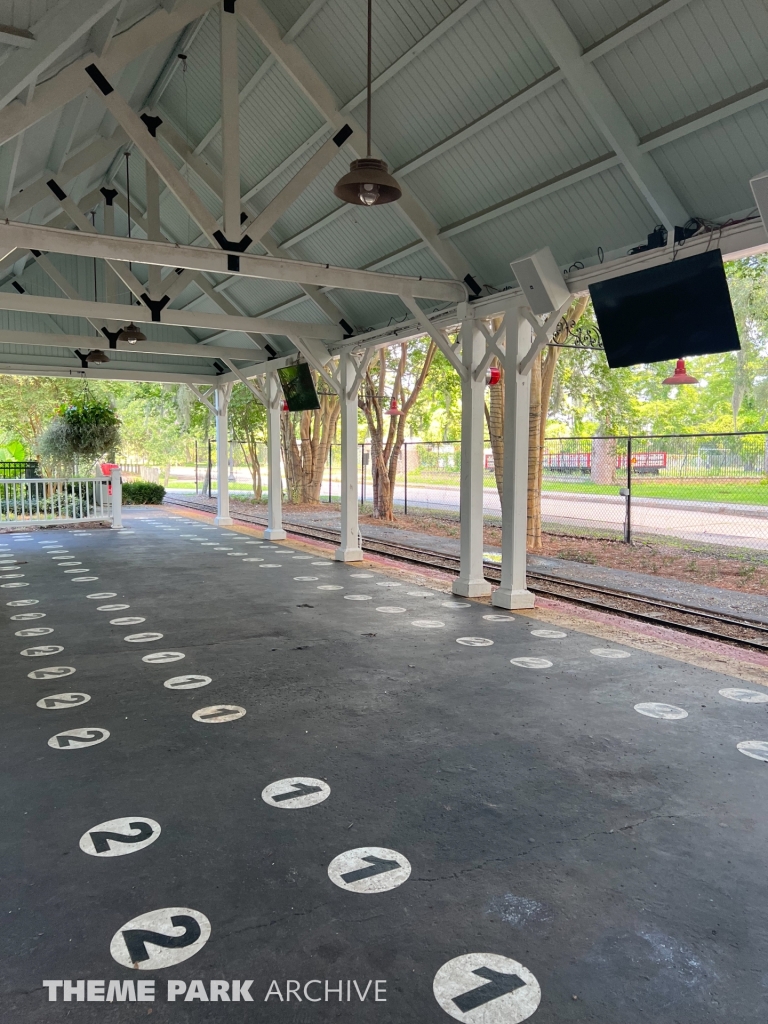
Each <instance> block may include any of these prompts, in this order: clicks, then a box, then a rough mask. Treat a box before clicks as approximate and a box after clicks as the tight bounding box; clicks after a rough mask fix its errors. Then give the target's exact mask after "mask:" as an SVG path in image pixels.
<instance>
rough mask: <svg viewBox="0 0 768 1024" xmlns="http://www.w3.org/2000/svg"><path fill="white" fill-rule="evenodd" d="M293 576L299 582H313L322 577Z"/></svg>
mask: <svg viewBox="0 0 768 1024" xmlns="http://www.w3.org/2000/svg"><path fill="white" fill-rule="evenodd" d="M293 578H294V580H295V581H296V582H297V583H313V582H314V581H315V580H319V579H320V577H319V576H294V577H293Z"/></svg>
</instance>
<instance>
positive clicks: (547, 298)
mask: <svg viewBox="0 0 768 1024" xmlns="http://www.w3.org/2000/svg"><path fill="white" fill-rule="evenodd" d="M510 266H511V267H512V271H513V273H514V275H515V277H516V278H517V283H518V284H519V285H520V287H521V288H522V290H523V295H524V296H525V297H526V299H527V300H528V305H529V306H530V307H531V309H532V310H533V312H534V313H536V315H537V316H545V315H546V314H547V313H552V312H553V311H554V310H556V309H559V308H560V307H561V306H562V305H563V303H564V302H565V301H566V300H567V299H568V296H569V295H570V294H571V293H570V289H569V288H568V285H567V284H566V283H565V281H564V279H563V275H562V273H561V271H560V268H559V267H558V265H557V263H556V262H555V257H554V256H553V255H552V251H551V249H550V248H549V247H547V248H546V249H539V250H538V251H537V252H533V253H531V254H530V255H529V256H523V258H522V259H519V260H514V261H513V262H512V263H510Z"/></svg>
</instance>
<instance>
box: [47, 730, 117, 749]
mask: <svg viewBox="0 0 768 1024" xmlns="http://www.w3.org/2000/svg"><path fill="white" fill-rule="evenodd" d="M108 738H109V730H108V729H67V731H66V732H57V733H56V735H55V736H51V738H50V739H49V740H48V746H49V747H53V748H54V749H55V750H79V749H80V748H81V747H95V746H96V744H97V743H103V742H104V740H106V739H108Z"/></svg>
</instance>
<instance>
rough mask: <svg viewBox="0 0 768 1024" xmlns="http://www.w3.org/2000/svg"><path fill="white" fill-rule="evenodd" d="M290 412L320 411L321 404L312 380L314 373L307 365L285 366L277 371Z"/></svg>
mask: <svg viewBox="0 0 768 1024" xmlns="http://www.w3.org/2000/svg"><path fill="white" fill-rule="evenodd" d="M277 376H278V377H279V379H280V384H281V386H282V389H283V394H284V395H285V401H286V404H287V406H288V411H289V412H304V410H305V409H319V408H320V402H319V400H318V397H317V391H316V390H315V382H314V381H313V380H312V371H311V370H310V368H309V365H308V364H307V363H299V364H298V365H296V366H285V367H283V368H282V369H281V370H278V371H277Z"/></svg>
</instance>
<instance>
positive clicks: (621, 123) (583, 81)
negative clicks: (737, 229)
mask: <svg viewBox="0 0 768 1024" xmlns="http://www.w3.org/2000/svg"><path fill="white" fill-rule="evenodd" d="M517 6H518V8H519V10H520V11H521V13H522V14H523V16H524V17H525V19H526V21H527V22H528V23H529V25H530V26H531V28H532V29H533V31H534V32H535V34H536V35H537V36H538V38H539V39H540V40H541V42H542V43H543V44H544V46H545V47H546V48H547V50H548V51H549V52H550V54H551V55H552V57H553V58H554V60H555V62H556V63H557V64H558V65H559V67H560V70H561V71H562V72H563V74H564V75H565V78H566V80H567V81H568V84H569V86H570V87H571V89H572V90H573V92H574V94H575V95H576V97H577V99H578V100H579V102H580V103H581V105H582V106H583V107H584V110H585V111H586V113H587V115H588V116H589V118H590V120H591V121H593V123H594V124H595V126H596V127H597V128H598V130H599V131H600V133H601V135H602V136H603V138H604V139H605V140H606V142H607V143H608V145H609V146H610V147H611V149H612V150H613V152H614V153H616V155H617V156H619V157H620V158H621V162H622V163H623V165H624V167H625V169H626V171H627V174H628V175H629V176H630V178H631V179H632V181H633V182H634V184H635V186H636V187H637V189H638V191H639V192H640V194H641V195H642V196H643V198H644V199H645V201H646V202H647V203H648V205H649V206H650V207H651V209H652V210H653V211H654V213H655V214H656V216H657V217H658V218H659V220H661V222H662V223H663V224H664V225H665V227H666V228H667V229H668V230H669V231H671V230H672V228H673V227H674V226H675V224H685V223H686V221H687V220H688V219H689V214H688V212H687V211H686V209H685V207H684V206H683V204H682V203H681V202H680V200H679V199H678V197H677V196H676V195H675V193H674V191H673V190H672V187H671V186H670V184H669V182H668V181H667V180H666V178H665V177H664V175H663V174H662V173H661V171H660V170H659V168H658V166H657V164H656V163H655V162H654V160H653V158H652V157H650V156H649V155H648V154H647V153H642V152H641V151H640V148H639V139H638V137H637V134H636V132H635V130H634V128H633V127H632V125H631V124H630V122H629V118H628V117H627V116H626V114H625V113H624V111H623V110H622V109H621V107H620V106H619V104H618V102H617V100H616V98H615V97H614V95H613V94H612V93H611V91H610V90H609V89H608V86H607V85H606V84H605V82H604V81H603V79H602V78H601V77H600V75H599V74H598V73H597V71H596V70H595V68H594V67H593V66H592V64H591V63H590V62H589V61H586V60H584V57H583V54H582V49H581V46H580V45H579V42H578V40H577V39H576V36H575V35H574V34H573V32H572V31H571V29H570V28H569V26H568V24H567V22H566V20H565V18H564V17H563V16H562V14H561V13H560V11H559V10H558V8H557V7H556V5H555V3H554V0H518V2H517Z"/></svg>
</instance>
